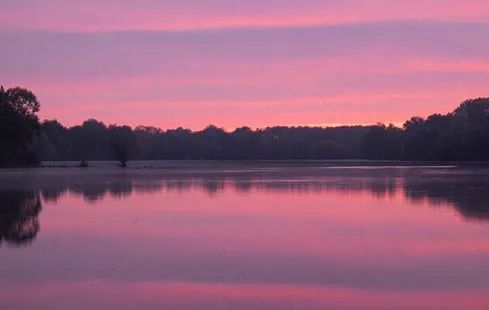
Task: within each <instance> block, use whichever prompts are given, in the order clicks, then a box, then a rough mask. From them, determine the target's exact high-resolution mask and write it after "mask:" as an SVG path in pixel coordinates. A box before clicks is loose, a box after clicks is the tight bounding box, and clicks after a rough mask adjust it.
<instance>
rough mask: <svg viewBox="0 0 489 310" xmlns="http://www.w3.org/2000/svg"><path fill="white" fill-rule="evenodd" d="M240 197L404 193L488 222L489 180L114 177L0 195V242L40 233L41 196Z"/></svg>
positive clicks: (18, 242)
mask: <svg viewBox="0 0 489 310" xmlns="http://www.w3.org/2000/svg"><path fill="white" fill-rule="evenodd" d="M229 189H230V190H235V191H237V192H238V193H248V192H251V191H255V190H258V191H269V192H294V193H299V194H307V193H321V192H324V193H325V192H339V193H360V192H364V193H368V194H371V195H374V196H375V197H379V198H383V197H389V196H393V195H396V194H402V195H404V196H405V197H406V198H408V199H409V200H410V201H411V202H413V203H415V204H416V203H422V202H423V201H428V202H429V203H430V204H431V205H442V204H445V205H446V204H448V205H450V206H452V207H454V208H455V209H456V210H457V211H458V212H460V214H461V215H462V216H463V217H465V218H469V219H483V220H485V219H488V220H489V203H488V201H489V191H488V190H487V189H489V180H485V179H484V178H483V176H479V177H477V176H475V177H474V176H470V175H468V176H465V177H464V176H443V177H436V176H428V177H427V176H420V175H416V176H408V175H406V176H400V175H397V176H384V177H382V176H375V177H366V176H361V177H351V176H349V177H327V178H323V179H317V178H313V179H307V178H296V179H290V180H283V179H271V178H266V177H265V178H249V179H246V178H242V177H240V178H206V177H202V178H185V177H183V178H180V179H179V178H172V179H158V178H156V179H152V180H146V179H144V180H143V179H140V180H138V179H123V180H121V179H118V180H116V179H114V180H112V181H105V182H94V181H93V180H92V181H90V182H72V181H67V180H65V182H59V183H56V184H53V182H50V183H49V184H48V183H47V185H45V186H40V187H38V188H35V189H34V188H33V189H32V190H30V191H28V190H24V191H0V203H1V205H0V244H1V242H2V241H4V242H7V243H10V244H15V245H21V244H25V243H28V242H30V241H32V240H33V239H34V238H35V237H36V235H37V233H38V231H39V223H38V219H37V216H38V215H39V213H40V211H41V198H40V197H42V199H43V200H44V201H49V202H56V201H57V200H58V199H59V198H60V197H62V196H63V195H65V194H67V193H70V194H72V195H79V196H81V197H83V199H85V200H86V201H88V202H96V201H98V200H101V199H103V198H104V197H106V196H111V197H115V198H121V197H127V196H130V195H132V194H134V193H139V194H151V193H158V192H187V191H203V192H206V193H208V194H211V195H213V194H217V193H220V192H223V191H225V190H229Z"/></svg>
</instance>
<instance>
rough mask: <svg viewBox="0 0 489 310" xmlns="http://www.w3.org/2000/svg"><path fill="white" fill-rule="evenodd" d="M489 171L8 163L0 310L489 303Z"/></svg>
mask: <svg viewBox="0 0 489 310" xmlns="http://www.w3.org/2000/svg"><path fill="white" fill-rule="evenodd" d="M488 308H489V170H488V169H486V168H474V167H472V168H470V167H465V168H464V167H455V166H444V167H402V166H397V167H396V166H366V165H365V164H354V163H352V164H351V165H349V164H348V163H341V166H336V165H335V164H331V163H321V162H302V163H301V162H278V163H266V162H262V163H245V162H241V163H232V162H227V163H210V162H201V163H199V162H191V163H185V162H164V163H152V164H148V163H139V164H137V165H133V166H132V167H131V168H129V169H126V170H124V169H118V168H114V167H113V164H99V165H97V166H96V167H92V168H88V169H80V168H69V167H58V168H41V169H31V170H15V169H14V170H0V309H138V310H140V309H204V310H205V309H488Z"/></svg>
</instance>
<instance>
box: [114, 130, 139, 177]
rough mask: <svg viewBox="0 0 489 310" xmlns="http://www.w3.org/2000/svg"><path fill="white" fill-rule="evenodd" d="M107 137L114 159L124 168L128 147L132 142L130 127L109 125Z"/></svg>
mask: <svg viewBox="0 0 489 310" xmlns="http://www.w3.org/2000/svg"><path fill="white" fill-rule="evenodd" d="M109 137H110V145H111V146H112V151H113V154H114V158H115V160H117V161H119V163H120V166H121V167H122V168H125V167H126V166H127V161H128V157H129V149H130V147H131V145H133V143H134V141H133V133H132V129H131V127H129V126H115V125H111V126H109Z"/></svg>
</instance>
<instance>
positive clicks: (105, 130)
mask: <svg viewBox="0 0 489 310" xmlns="http://www.w3.org/2000/svg"><path fill="white" fill-rule="evenodd" d="M39 108H40V105H39V101H38V100H37V98H36V96H35V95H34V94H33V93H32V92H31V91H29V90H26V89H22V88H11V89H8V90H5V89H4V88H3V87H2V88H0V149H1V153H0V166H14V165H37V164H39V163H40V161H41V160H46V161H65V160H70V161H80V163H81V165H87V164H88V162H89V161H93V160H117V161H118V162H119V163H120V165H121V166H122V167H125V165H126V163H127V161H128V160H161V159H206V160H224V159H229V160H233V159H236V160H238V159H240V160H241V159H246V160H256V159H373V160H418V161H473V160H477V161H479V160H480V161H483V160H489V98H477V99H470V100H466V101H464V102H463V103H462V104H461V105H460V106H458V107H457V108H456V109H455V110H454V111H453V112H451V113H448V114H445V115H442V114H433V115H430V116H428V117H427V118H421V117H413V118H411V119H410V120H408V121H406V122H405V123H404V125H403V126H402V127H396V126H394V125H387V126H386V125H383V124H376V125H372V126H340V127H328V128H323V127H284V126H276V127H267V128H264V129H256V130H252V129H251V128H249V127H241V128H237V129H235V130H234V131H232V132H228V131H225V130H224V129H222V128H218V127H216V126H213V125H210V126H208V127H207V128H205V129H203V130H200V131H192V130H189V129H184V128H177V129H169V130H162V129H160V128H155V127H148V126H139V127H135V128H131V127H129V126H121V125H106V124H104V123H103V122H100V121H97V120H94V119H89V120H87V121H85V122H83V123H82V124H81V125H78V126H73V127H65V126H63V125H62V124H60V123H59V122H58V121H56V120H45V121H43V122H40V121H39V119H38V117H37V115H36V114H37V112H38V111H39Z"/></svg>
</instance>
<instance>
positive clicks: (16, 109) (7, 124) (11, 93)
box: [0, 87, 40, 166]
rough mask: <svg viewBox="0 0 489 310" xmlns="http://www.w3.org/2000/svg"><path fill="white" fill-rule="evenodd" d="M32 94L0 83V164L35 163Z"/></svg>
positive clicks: (36, 129)
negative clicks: (5, 86)
mask: <svg viewBox="0 0 489 310" xmlns="http://www.w3.org/2000/svg"><path fill="white" fill-rule="evenodd" d="M39 108H40V105H39V101H38V100H37V98H36V96H35V95H34V94H33V93H32V92H31V91H29V90H26V89H24V88H19V87H15V88H10V89H8V90H5V89H4V88H3V87H0V150H1V151H0V166H17V165H36V164H38V163H39V159H38V158H37V154H36V152H35V149H34V140H35V138H36V137H38V134H39V133H40V124H39V119H38V118H37V115H36V113H37V112H38V111H39Z"/></svg>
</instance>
